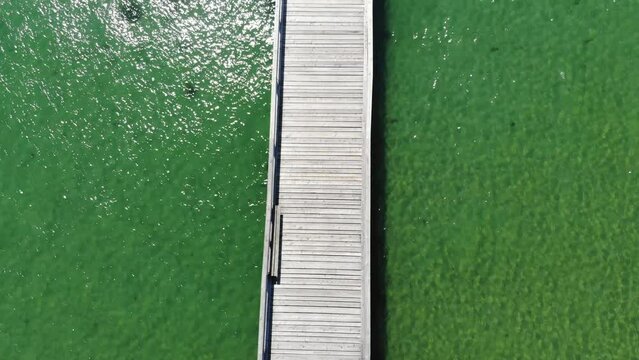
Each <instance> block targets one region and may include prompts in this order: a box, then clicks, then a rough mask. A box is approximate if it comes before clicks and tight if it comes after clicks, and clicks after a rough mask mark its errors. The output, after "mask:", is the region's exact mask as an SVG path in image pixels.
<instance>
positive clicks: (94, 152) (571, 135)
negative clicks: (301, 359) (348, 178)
mask: <svg viewBox="0 0 639 360" xmlns="http://www.w3.org/2000/svg"><path fill="white" fill-rule="evenodd" d="M376 5H377V10H379V11H378V12H377V13H376V35H378V36H377V39H376V49H377V50H378V53H377V57H376V60H377V67H378V71H377V78H376V86H377V87H376V93H377V101H376V113H377V115H376V117H375V118H376V124H375V126H374V127H375V133H376V135H375V142H374V144H373V146H374V152H375V156H376V159H375V169H374V173H375V178H374V184H375V188H374V197H375V199H376V200H375V204H374V205H375V206H374V208H375V209H379V210H377V211H376V212H375V216H374V219H375V220H376V221H375V223H374V224H373V227H374V229H375V231H374V233H375V237H374V239H373V240H374V243H373V253H374V255H375V258H374V261H373V263H374V270H373V273H374V275H375V277H374V279H373V280H374V282H373V288H374V293H375V294H376V297H375V298H374V299H373V310H374V312H373V315H374V330H375V331H374V334H373V339H374V349H375V351H376V353H375V355H377V357H378V358H381V355H383V354H384V353H385V354H386V358H387V359H409V360H410V359H636V358H639V308H638V307H637V301H639V289H638V288H637V285H638V284H637V283H636V282H637V281H636V280H635V277H636V276H637V275H638V274H639V241H638V240H639V234H638V228H637V225H636V221H637V217H638V216H637V215H638V211H637V205H636V204H637V203H638V202H639V191H638V190H639V188H638V185H637V179H636V176H637V175H639V163H638V160H637V155H638V154H637V150H636V149H637V146H638V145H639V122H637V121H636V119H637V118H638V116H639V100H638V99H639V87H638V86H637V84H638V83H639V67H637V66H636V61H635V59H636V58H638V57H639V43H638V42H637V41H636V37H637V34H638V33H639V21H636V20H637V19H638V18H639V3H637V2H636V1H629V0H626V1H623V0H617V1H614V0H599V1H595V0H569V1H549V0H542V1H500V0H494V1H489V0H483V1H482V0H473V1H470V0H467V1H461V0H452V1H433V0H386V1H383V0H380V1H376ZM272 14H273V4H272V3H271V1H267V0H236V1H230V0H229V1H227V0H224V1H208V0H190V1H188V0H153V1H151V0H145V1H142V0H140V1H137V2H132V1H130V0H129V1H128V2H124V1H117V0H109V1H91V0H80V1H71V0H54V1H44V0H34V1H23V0H0V359H248V358H253V357H254V354H255V346H256V343H257V339H256V335H257V318H258V307H259V299H258V298H259V291H258V289H259V278H260V268H261V264H260V262H261V249H262V230H263V218H262V217H263V207H264V204H263V199H264V196H265V194H264V190H265V188H264V185H263V181H264V178H265V174H266V168H265V164H266V163H265V160H266V156H267V153H266V150H267V142H268V140H267V136H268V133H267V128H268V110H269V101H270V97H269V90H270V68H269V66H270V53H271V44H270V42H269V41H270V40H269V39H270V29H271V26H272V25H271V21H272V18H273V15H272ZM380 314H381V315H380Z"/></svg>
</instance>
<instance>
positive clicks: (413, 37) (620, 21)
mask: <svg viewBox="0 0 639 360" xmlns="http://www.w3.org/2000/svg"><path fill="white" fill-rule="evenodd" d="M381 9H383V10H384V14H385V15H384V18H383V19H380V18H379V17H378V18H377V20H378V24H379V23H381V24H380V25H379V26H381V27H382V29H381V30H380V31H379V32H378V35H383V36H384V38H378V47H380V48H381V49H382V51H383V54H381V55H380V56H379V57H378V62H382V64H381V65H379V67H380V71H379V73H378V75H381V76H380V77H378V78H377V80H376V81H377V82H378V84H380V82H381V83H382V84H384V85H383V87H384V89H383V92H384V94H385V98H382V99H379V100H378V101H382V102H383V105H379V104H378V106H379V107H381V111H383V113H382V115H381V116H380V117H379V119H381V124H380V123H378V124H377V125H376V126H377V127H378V128H379V127H381V129H378V131H383V133H384V134H383V135H384V137H385V138H384V143H378V144H377V145H378V146H382V145H384V146H385V147H384V150H385V154H383V156H385V158H384V161H385V164H386V171H387V172H386V176H385V180H384V179H383V176H382V175H380V174H379V173H378V180H377V184H378V185H380V184H382V185H383V184H384V181H385V186H386V188H385V195H386V196H385V203H386V213H385V224H384V226H385V228H386V233H385V248H386V252H387V253H386V260H387V263H386V274H385V278H386V281H387V283H386V291H387V296H386V312H387V313H386V321H387V323H386V330H385V331H386V336H387V341H386V352H387V358H388V359H638V358H639V306H637V305H638V303H637V301H638V300H639V281H638V280H637V279H638V278H637V276H638V275H639V228H638V226H637V219H638V216H639V211H638V204H639V184H638V178H637V177H638V176H639V158H638V155H639V153H638V149H639V148H638V146H639V121H638V119H639V86H638V84H639V67H638V66H637V61H636V59H637V58H639V42H638V41H637V34H639V21H637V19H639V2H637V1H623V0H617V1H614V0H581V1H580V0H569V1H550V0H541V1H500V0H493V1H489V0H484V1H481V0H473V1H470V0H468V1H461V0H452V1H434V0H402V1H393V0H387V1H386V2H385V5H384V6H382V7H381ZM378 14H379V13H378ZM377 171H378V172H379V170H377ZM379 178H382V180H380V179H379ZM377 217H378V218H383V216H379V215H378V216H377ZM378 235H379V233H378ZM379 239H380V238H378V239H377V240H379ZM374 286H375V285H374ZM378 340H381V341H384V339H379V336H378Z"/></svg>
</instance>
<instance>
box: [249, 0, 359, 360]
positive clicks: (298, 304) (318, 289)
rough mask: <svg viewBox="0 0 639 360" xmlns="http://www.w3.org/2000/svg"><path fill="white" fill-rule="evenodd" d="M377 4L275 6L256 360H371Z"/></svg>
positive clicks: (285, 2) (283, 1)
mask: <svg viewBox="0 0 639 360" xmlns="http://www.w3.org/2000/svg"><path fill="white" fill-rule="evenodd" d="M371 3H372V0H277V2H276V4H277V6H276V19H275V28H276V29H275V37H274V39H275V46H274V48H275V51H274V66H273V68H274V71H273V98H272V113H271V133H270V151H269V152H270V155H269V175H268V194H267V211H266V236H265V245H264V265H263V279H262V297H261V299H262V300H261V309H260V334H259V346H258V347H259V349H258V359H259V360H263V359H273V360H277V359H330V360H340V359H369V358H370V298H369V289H370V276H369V273H370V266H369V253H370V252H369V243H370V237H369V228H370V126H371V114H370V109H371V94H372V4H371Z"/></svg>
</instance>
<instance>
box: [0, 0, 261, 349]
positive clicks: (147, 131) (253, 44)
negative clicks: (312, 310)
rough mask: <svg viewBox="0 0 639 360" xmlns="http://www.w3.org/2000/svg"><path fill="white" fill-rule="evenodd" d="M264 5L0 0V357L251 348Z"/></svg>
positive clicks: (257, 266)
mask: <svg viewBox="0 0 639 360" xmlns="http://www.w3.org/2000/svg"><path fill="white" fill-rule="evenodd" d="M272 14H273V4H272V3H271V2H270V1H261V0H239V1H238V0H234V1H204V0H200V1H198V0H191V1H186V0H153V1H151V0H146V1H142V0H140V1H134V0H126V1H125V0H122V1H120V0H117V1H116V0H114V1H88V0H81V1H71V0H54V1H50V0H47V1H40V0H36V1H23V0H5V1H0V314H1V316H0V354H1V355H0V358H2V359H136V360H137V359H248V358H253V357H254V356H255V347H256V344H257V320H258V310H259V286H260V282H259V279H260V273H261V254H262V231H263V221H264V220H263V214H264V203H263V200H264V197H265V191H264V190H265V186H264V179H265V177H266V167H265V165H266V159H267V144H268V115H269V103H270V95H269V92H270V61H271V48H272V46H271V44H270V43H269V42H270V37H271V28H272V24H271V23H272V19H273V15H272Z"/></svg>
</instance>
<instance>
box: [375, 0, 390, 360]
mask: <svg viewBox="0 0 639 360" xmlns="http://www.w3.org/2000/svg"><path fill="white" fill-rule="evenodd" d="M387 1H388V0H373V19H374V22H373V27H374V29H373V39H374V44H373V46H374V47H373V52H374V54H373V57H374V60H373V61H374V69H373V71H374V72H373V76H374V77H373V113H372V134H371V148H372V149H371V157H372V159H371V176H372V179H371V181H372V189H371V192H372V193H371V202H372V203H371V212H372V214H371V323H372V324H371V327H372V328H371V357H372V359H373V360H383V359H385V357H386V256H385V255H386V234H385V231H384V228H385V224H386V151H385V142H384V139H385V137H384V135H385V134H384V132H385V126H384V118H385V113H386V108H385V105H386V102H385V99H386V74H385V64H384V59H385V54H386V44H387V41H388V40H389V37H388V36H387V34H388V31H387V23H386V15H385V14H386V12H385V11H384V10H385V8H386V3H387Z"/></svg>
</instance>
